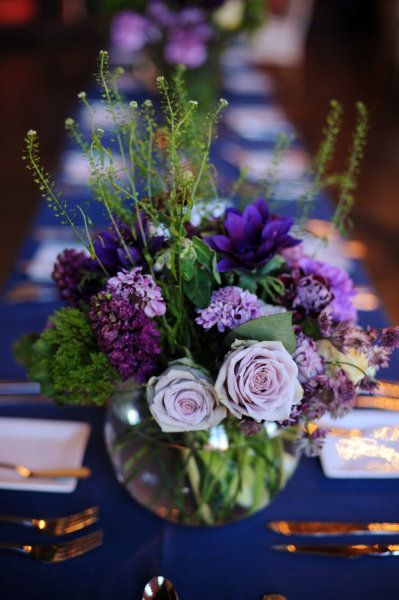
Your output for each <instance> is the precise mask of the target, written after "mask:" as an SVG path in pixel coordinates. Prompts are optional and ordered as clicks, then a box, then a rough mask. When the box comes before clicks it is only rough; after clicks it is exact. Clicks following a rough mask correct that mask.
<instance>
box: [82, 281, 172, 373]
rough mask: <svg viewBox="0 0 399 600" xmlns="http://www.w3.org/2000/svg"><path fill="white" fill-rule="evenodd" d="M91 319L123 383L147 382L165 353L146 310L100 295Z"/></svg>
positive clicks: (106, 293) (102, 348)
mask: <svg viewBox="0 0 399 600" xmlns="http://www.w3.org/2000/svg"><path fill="white" fill-rule="evenodd" d="M88 318H89V321H90V323H91V326H92V328H93V330H94V333H95V334H96V337H97V342H98V345H99V347H100V349H101V350H102V352H104V353H105V354H106V355H107V356H108V360H109V362H110V364H111V365H112V366H113V367H115V369H116V370H117V371H118V372H119V374H120V376H121V378H122V380H126V379H129V377H133V378H134V379H135V380H136V381H137V383H144V382H146V381H147V380H148V379H149V377H150V376H151V375H153V374H154V372H155V370H156V362H157V361H156V357H157V355H158V354H159V353H160V352H161V348H160V346H159V331H158V330H157V328H156V326H155V323H154V321H153V320H151V319H150V318H149V317H147V316H146V314H145V313H144V311H143V310H141V308H139V307H138V306H137V305H135V304H131V302H129V301H128V300H126V299H124V298H115V297H113V296H112V294H110V293H108V292H100V293H99V294H98V295H97V296H94V297H93V298H92V300H91V308H90V310H89V313H88Z"/></svg>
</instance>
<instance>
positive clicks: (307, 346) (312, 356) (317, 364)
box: [292, 327, 324, 383]
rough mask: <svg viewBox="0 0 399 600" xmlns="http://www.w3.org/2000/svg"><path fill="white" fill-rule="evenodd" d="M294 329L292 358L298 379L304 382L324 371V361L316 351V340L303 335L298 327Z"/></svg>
mask: <svg viewBox="0 0 399 600" xmlns="http://www.w3.org/2000/svg"><path fill="white" fill-rule="evenodd" d="M295 329H296V331H295V333H296V349H295V352H294V354H293V355H292V358H293V359H294V361H295V362H296V364H297V366H298V379H299V381H300V383H306V382H307V381H309V380H311V379H313V378H314V377H316V376H317V375H321V374H322V373H323V371H324V363H323V359H322V357H321V356H320V354H319V353H318V352H317V346H316V342H315V341H314V340H312V339H311V338H309V337H307V336H306V335H304V334H303V333H302V332H301V331H300V328H299V327H296V328H295Z"/></svg>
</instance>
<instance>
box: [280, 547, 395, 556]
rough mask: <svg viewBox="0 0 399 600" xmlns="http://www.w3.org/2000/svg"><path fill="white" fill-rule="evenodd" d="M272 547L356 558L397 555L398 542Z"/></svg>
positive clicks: (295, 551)
mask: <svg viewBox="0 0 399 600" xmlns="http://www.w3.org/2000/svg"><path fill="white" fill-rule="evenodd" d="M272 549H273V550H278V551H279V552H288V553H291V554H296V553H299V554H317V555H320V556H323V555H325V556H337V557H342V558H357V557H359V556H378V557H385V556H399V544H348V545H344V544H342V545H341V544H334V545H324V544H323V545H322V544H320V545H312V544H306V545H300V544H286V545H284V544H280V545H278V546H272Z"/></svg>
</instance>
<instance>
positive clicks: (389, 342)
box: [380, 327, 399, 350]
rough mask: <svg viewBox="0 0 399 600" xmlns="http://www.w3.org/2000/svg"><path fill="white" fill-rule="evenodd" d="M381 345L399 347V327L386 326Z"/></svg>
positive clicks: (392, 347)
mask: <svg viewBox="0 0 399 600" xmlns="http://www.w3.org/2000/svg"><path fill="white" fill-rule="evenodd" d="M380 344H381V346H385V347H386V348H390V349H392V350H394V349H395V348H398V347H399V327H386V328H385V329H383V331H382V335H381V339H380Z"/></svg>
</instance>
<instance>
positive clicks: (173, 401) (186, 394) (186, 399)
mask: <svg viewBox="0 0 399 600" xmlns="http://www.w3.org/2000/svg"><path fill="white" fill-rule="evenodd" d="M147 400H148V404H149V409H150V411H151V414H152V416H153V417H154V419H155V420H156V421H157V423H158V425H159V426H160V428H161V429H162V431H165V432H177V431H200V430H203V429H210V428H211V427H216V425H219V423H220V422H221V421H222V420H223V419H224V418H225V417H226V414H227V411H226V409H225V408H224V406H220V405H219V401H218V398H217V394H216V392H215V388H214V387H213V385H212V383H211V382H210V380H209V378H208V377H207V375H206V374H205V373H204V372H203V371H201V369H199V368H197V367H196V366H194V365H193V364H192V363H191V361H189V360H188V359H180V360H177V361H174V362H173V363H171V364H170V366H169V368H168V369H166V371H165V372H164V373H163V374H162V375H161V376H160V377H153V378H152V379H150V381H149V382H148V385H147Z"/></svg>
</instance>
